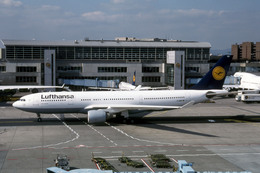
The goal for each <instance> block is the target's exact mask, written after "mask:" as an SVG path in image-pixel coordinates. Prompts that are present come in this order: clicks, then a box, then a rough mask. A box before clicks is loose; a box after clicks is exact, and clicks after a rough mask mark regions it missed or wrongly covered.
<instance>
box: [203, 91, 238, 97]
mask: <svg viewBox="0 0 260 173" xmlns="http://www.w3.org/2000/svg"><path fill="white" fill-rule="evenodd" d="M236 94H237V91H233V92H229V91H227V90H209V91H208V92H207V93H206V97H208V98H212V97H215V96H228V95H236Z"/></svg>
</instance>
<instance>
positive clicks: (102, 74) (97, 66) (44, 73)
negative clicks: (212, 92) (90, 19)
mask: <svg viewBox="0 0 260 173" xmlns="http://www.w3.org/2000/svg"><path fill="white" fill-rule="evenodd" d="M1 42H2V47H0V73H1V76H0V84H1V85H61V84H63V83H65V84H68V85H73V83H74V84H75V86H77V85H78V84H79V83H81V84H79V85H78V86H80V85H84V86H96V85H98V83H99V81H102V80H103V81H104V80H105V81H118V82H120V81H125V82H129V83H132V79H133V74H134V73H135V82H136V85H149V86H166V85H174V84H173V80H172V77H173V69H174V68H175V66H174V65H172V64H168V63H167V52H168V51H183V52H184V59H185V72H186V74H185V76H186V79H187V78H192V77H201V76H202V75H203V74H205V72H207V71H208V70H209V64H208V61H209V60H210V48H211V45H210V43H208V42H195V41H180V40H166V39H158V38H155V39H136V38H127V37H120V38H116V39H115V40H89V39H85V40H81V41H78V40H75V41H39V40H1ZM91 81H92V83H91ZM93 81H95V82H94V83H93ZM112 83H113V82H112ZM113 85H114V84H111V85H110V86H112V87H113Z"/></svg>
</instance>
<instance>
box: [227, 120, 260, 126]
mask: <svg viewBox="0 0 260 173" xmlns="http://www.w3.org/2000/svg"><path fill="white" fill-rule="evenodd" d="M224 121H230V122H235V123H246V124H250V125H252V126H255V127H260V124H259V123H256V122H250V121H244V120H235V119H224Z"/></svg>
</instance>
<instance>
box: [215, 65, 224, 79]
mask: <svg viewBox="0 0 260 173" xmlns="http://www.w3.org/2000/svg"><path fill="white" fill-rule="evenodd" d="M225 75H226V71H225V69H224V68H223V67H221V66H217V67H215V68H214V69H213V70H212V76H213V78H214V79H216V80H222V79H223V78H224V77H225Z"/></svg>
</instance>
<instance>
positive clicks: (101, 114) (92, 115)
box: [88, 110, 107, 124]
mask: <svg viewBox="0 0 260 173" xmlns="http://www.w3.org/2000/svg"><path fill="white" fill-rule="evenodd" d="M106 120H107V115H106V112H105V111H103V110H91V111H88V123H90V124H94V123H103V122H105V121H106Z"/></svg>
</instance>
